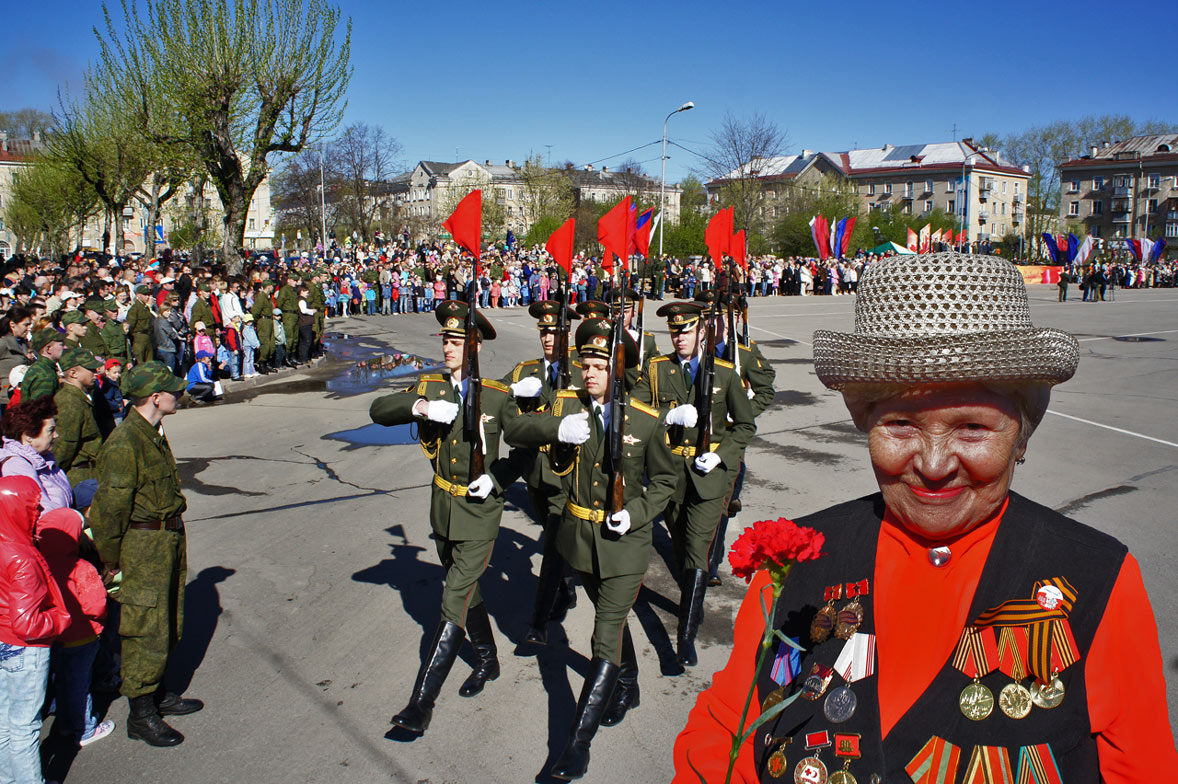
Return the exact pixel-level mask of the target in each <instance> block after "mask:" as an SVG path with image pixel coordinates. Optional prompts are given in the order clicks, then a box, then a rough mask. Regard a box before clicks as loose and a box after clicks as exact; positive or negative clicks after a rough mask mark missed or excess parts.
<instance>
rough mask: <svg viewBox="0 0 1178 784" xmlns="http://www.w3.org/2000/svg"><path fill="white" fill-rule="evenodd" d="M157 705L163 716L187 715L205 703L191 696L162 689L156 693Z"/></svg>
mask: <svg viewBox="0 0 1178 784" xmlns="http://www.w3.org/2000/svg"><path fill="white" fill-rule="evenodd" d="M155 706H156V708H157V709H158V710H159V712H160V715H161V716H187V715H188V714H190V713H196V712H197V711H198V710H200V709H201V708H203V707H204V706H205V704H204V703H203V702H201V701H200V700H197V699H193V698H191V697H187V698H186V697H181V696H180V695H179V694H176V693H174V692H170V691H165V690H163V689H160V690H159V691H157V692H156V693H155Z"/></svg>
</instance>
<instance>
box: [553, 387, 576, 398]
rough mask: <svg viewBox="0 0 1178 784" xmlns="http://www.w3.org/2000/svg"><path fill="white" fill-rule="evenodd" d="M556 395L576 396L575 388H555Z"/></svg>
mask: <svg viewBox="0 0 1178 784" xmlns="http://www.w3.org/2000/svg"><path fill="white" fill-rule="evenodd" d="M556 396H557V397H577V390H575V389H558V390H556Z"/></svg>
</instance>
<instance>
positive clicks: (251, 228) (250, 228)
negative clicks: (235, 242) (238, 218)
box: [248, 218, 254, 231]
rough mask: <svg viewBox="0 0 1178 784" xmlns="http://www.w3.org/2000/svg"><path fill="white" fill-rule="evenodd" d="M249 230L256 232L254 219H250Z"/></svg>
mask: <svg viewBox="0 0 1178 784" xmlns="http://www.w3.org/2000/svg"><path fill="white" fill-rule="evenodd" d="M248 228H249V230H250V231H253V230H254V219H253V218H250V219H249V227H248Z"/></svg>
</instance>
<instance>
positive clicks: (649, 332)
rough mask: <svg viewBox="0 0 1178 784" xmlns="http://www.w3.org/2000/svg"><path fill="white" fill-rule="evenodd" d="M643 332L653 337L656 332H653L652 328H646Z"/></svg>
mask: <svg viewBox="0 0 1178 784" xmlns="http://www.w3.org/2000/svg"><path fill="white" fill-rule="evenodd" d="M642 334H643V335H649V336H650V337H652V338H653V337H654V333H653V332H651V331H650V330H648V329H644V330H642Z"/></svg>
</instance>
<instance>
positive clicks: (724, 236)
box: [704, 207, 733, 269]
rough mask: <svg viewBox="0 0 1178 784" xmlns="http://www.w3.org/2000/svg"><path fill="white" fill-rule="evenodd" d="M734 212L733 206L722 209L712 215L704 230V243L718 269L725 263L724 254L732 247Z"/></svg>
mask: <svg viewBox="0 0 1178 784" xmlns="http://www.w3.org/2000/svg"><path fill="white" fill-rule="evenodd" d="M732 213H733V208H732V207H728V208H727V209H723V210H720V211H719V212H717V213H716V214H715V215H713V216H712V219H711V220H709V221H708V227H707V228H706V229H705V230H704V244H705V245H707V246H708V253H709V254H710V255H711V257H712V261H713V262H714V263H715V265H716V269H720V268H721V267H722V266H723V265H724V254H725V253H729V252H730V250H731V248H732V220H733V218H732Z"/></svg>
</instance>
